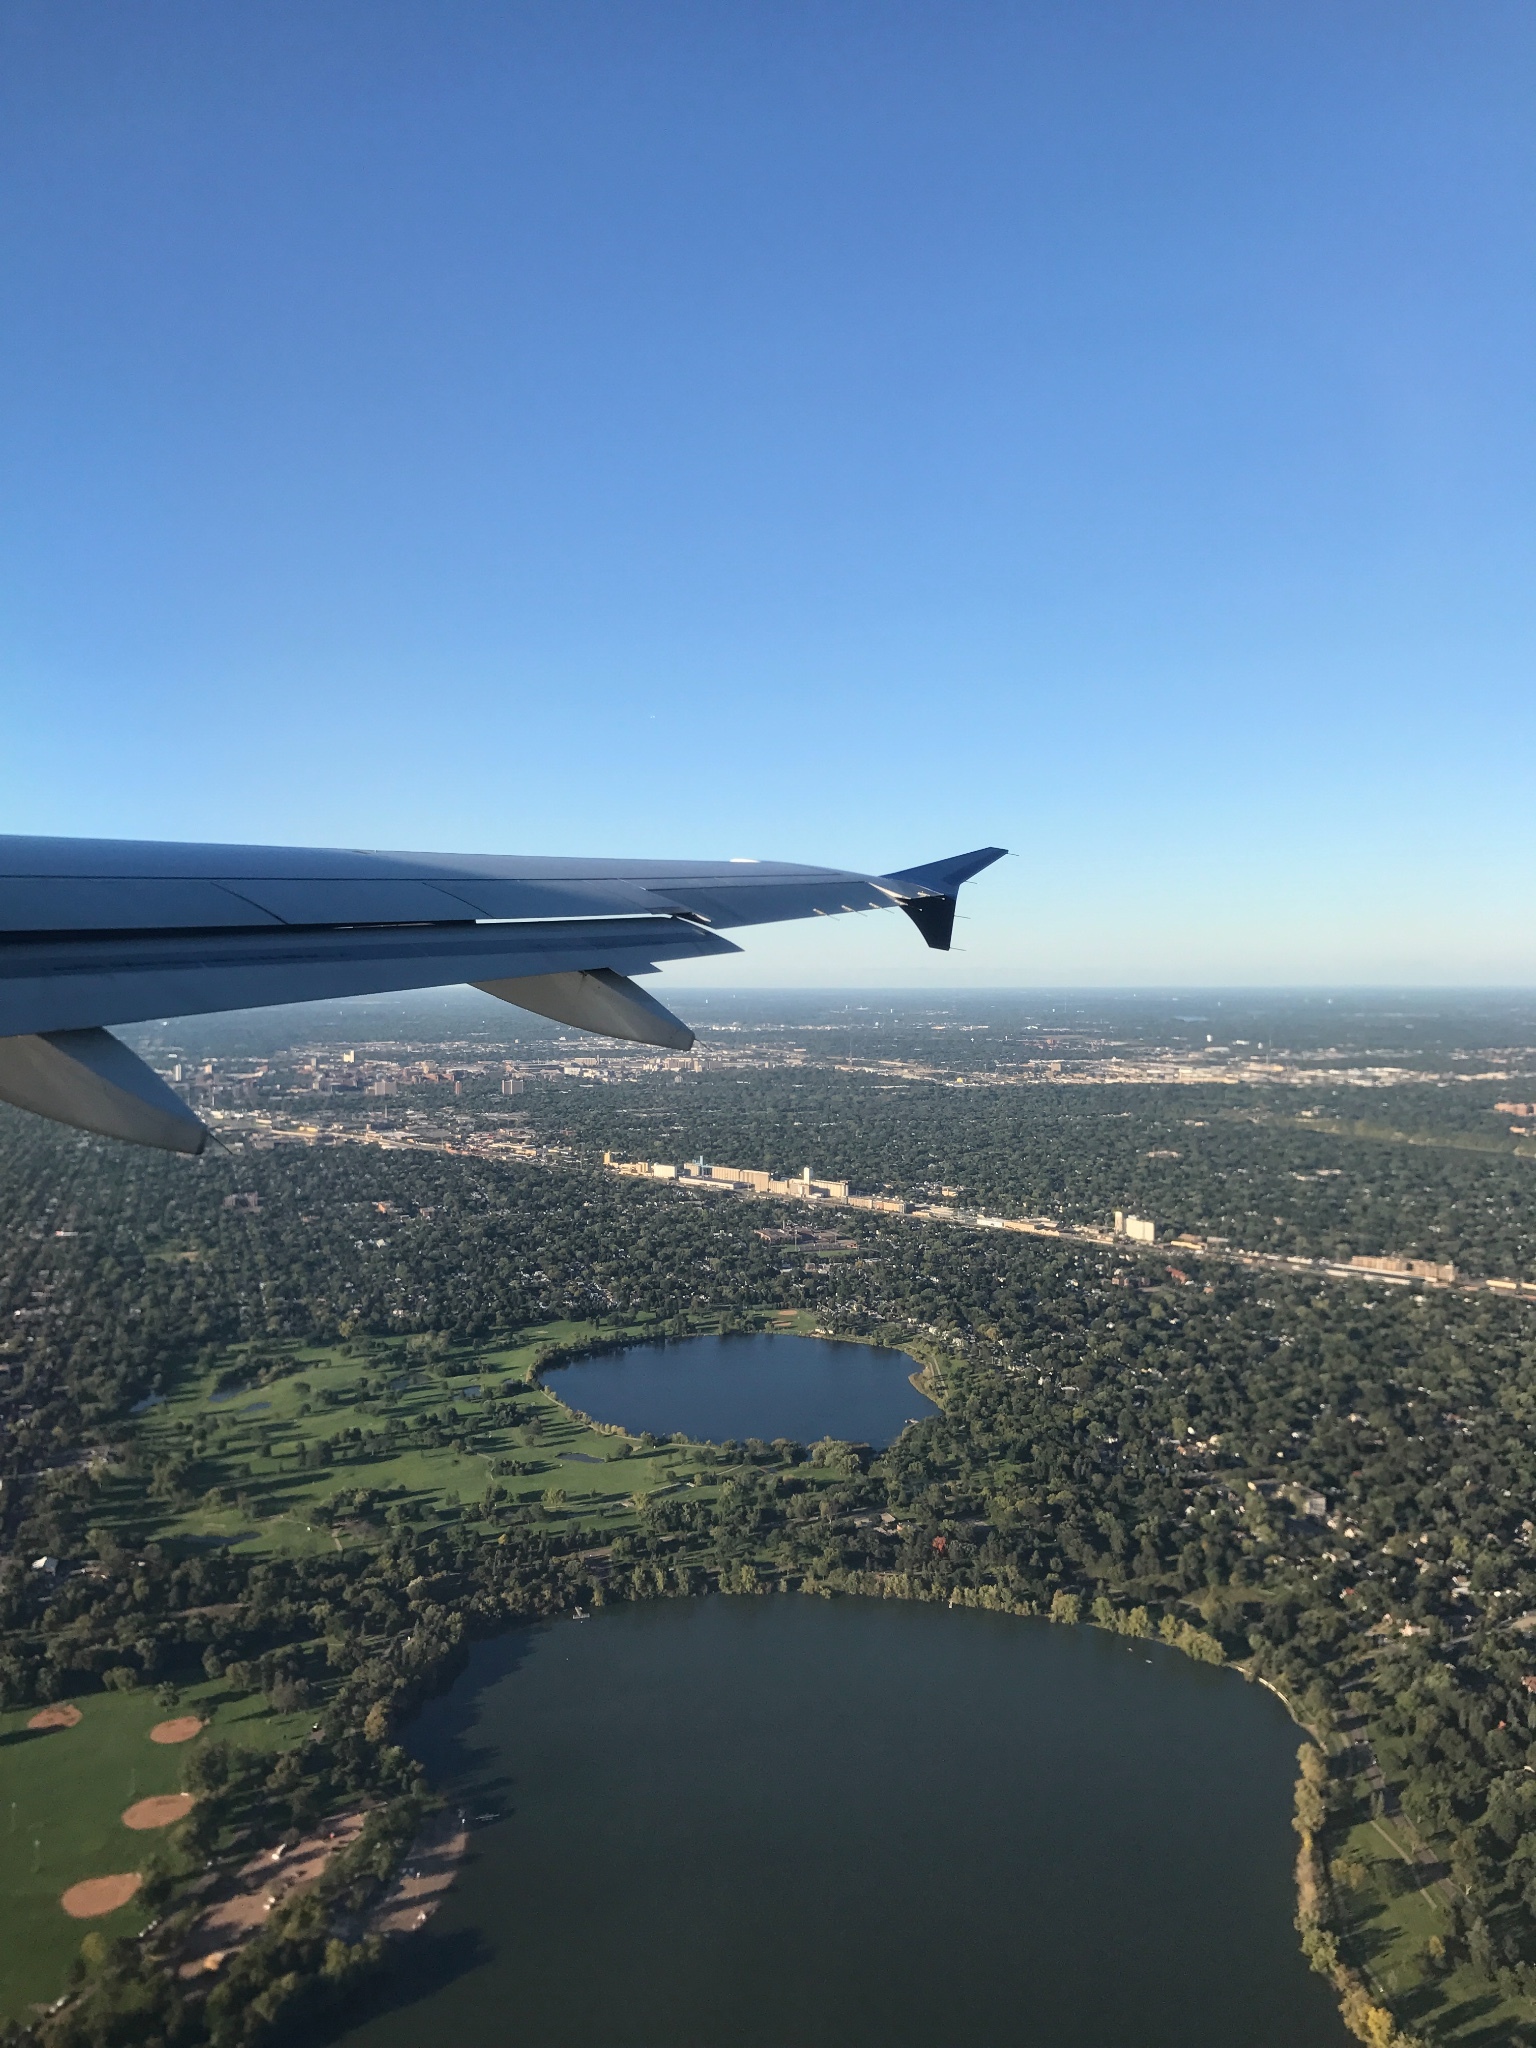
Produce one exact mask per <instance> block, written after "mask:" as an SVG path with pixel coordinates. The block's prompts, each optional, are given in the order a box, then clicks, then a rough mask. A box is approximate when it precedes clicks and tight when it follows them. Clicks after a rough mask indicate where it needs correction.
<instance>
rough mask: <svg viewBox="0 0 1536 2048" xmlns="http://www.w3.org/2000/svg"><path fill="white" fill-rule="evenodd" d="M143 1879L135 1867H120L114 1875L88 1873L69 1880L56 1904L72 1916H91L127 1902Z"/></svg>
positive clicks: (83, 1917) (88, 1918) (110, 1910)
mask: <svg viewBox="0 0 1536 2048" xmlns="http://www.w3.org/2000/svg"><path fill="white" fill-rule="evenodd" d="M143 1882H144V1880H143V1879H142V1878H141V1877H140V1876H139V1873H138V1872H137V1871H136V1870H120V1871H118V1872H117V1873H116V1875H115V1876H113V1877H88V1878H86V1880H85V1882H84V1883H83V1884H72V1885H71V1886H70V1888H69V1890H68V1891H67V1892H65V1893H64V1895H63V1897H62V1898H61V1899H60V1900H59V1904H60V1905H61V1906H62V1907H63V1908H64V1910H65V1912H66V1913H67V1914H68V1915H69V1917H70V1919H71V1920H94V1919H95V1918H96V1917H97V1915H98V1914H100V1913H115V1912H116V1911H117V1909H118V1907H119V1906H126V1905H127V1903H128V1901H129V1900H130V1899H131V1898H132V1897H133V1895H134V1893H135V1892H136V1891H137V1890H138V1888H139V1886H140V1885H141V1884H142V1883H143Z"/></svg>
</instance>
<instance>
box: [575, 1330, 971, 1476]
mask: <svg viewBox="0 0 1536 2048" xmlns="http://www.w3.org/2000/svg"><path fill="white" fill-rule="evenodd" d="M916 1371H917V1362H916V1360H915V1359H911V1358H909V1357H908V1356H907V1354H906V1353H905V1352H904V1351H891V1350H888V1349H886V1348H885V1347H884V1346H883V1345H878V1344H839V1343H836V1342H834V1341H833V1340H832V1339H830V1338H827V1337H794V1336H789V1335H783V1336H768V1337H685V1338H683V1339H681V1340H680V1341H679V1342H677V1343H673V1344H635V1345H632V1346H631V1347H630V1348H629V1349H628V1350H627V1351H612V1352H608V1353H606V1354H605V1355H604V1356H603V1357H601V1358H582V1359H578V1360H577V1361H576V1363H575V1364H574V1365H566V1366H561V1367H559V1368H558V1369H557V1370H555V1371H553V1372H551V1373H549V1374H548V1376H547V1384H548V1386H549V1389H550V1391H551V1393H554V1394H558V1395H559V1397H560V1399H561V1400H562V1401H567V1402H569V1403H570V1405H571V1406H572V1407H573V1408H579V1409H581V1410H582V1411H583V1413H585V1414H587V1415H590V1416H591V1417H592V1419H593V1420H594V1421H595V1422H612V1423H617V1424H618V1425H619V1427H620V1428H622V1429H627V1430H628V1431H630V1433H631V1434H632V1435H638V1434H639V1433H640V1432H641V1431H642V1430H646V1429H648V1430H650V1431H651V1432H652V1433H653V1434H654V1435H656V1436H671V1435H672V1434H673V1433H674V1432H676V1431H679V1430H680V1431H681V1432H682V1433H683V1435H684V1436H690V1437H693V1438H694V1439H695V1440H697V1441H699V1442H702V1443H716V1444H719V1443H726V1442H728V1441H730V1440H733V1439H734V1440H735V1441H737V1442H742V1441H744V1440H745V1439H746V1438H747V1437H754V1436H755V1437H761V1438H763V1439H764V1440H765V1441H767V1442H770V1443H771V1442H772V1440H773V1439H774V1438H775V1437H778V1436H782V1437H789V1438H790V1439H792V1441H794V1442H796V1443H802V1444H808V1443H815V1442H817V1441H819V1439H820V1438H822V1437H826V1436H831V1437H839V1438H842V1439H843V1440H844V1441H845V1442H848V1443H860V1444H873V1445H874V1446H875V1447H876V1449H880V1448H883V1446H884V1445H886V1444H888V1443H890V1442H892V1441H893V1440H894V1439H895V1438H896V1437H898V1436H900V1434H901V1432H902V1430H903V1429H904V1428H905V1427H906V1425H907V1424H908V1423H909V1422H912V1421H916V1420H918V1419H919V1418H920V1417H922V1416H924V1415H932V1414H933V1412H934V1409H933V1404H932V1403H931V1402H930V1401H928V1400H927V1399H925V1397H924V1396H923V1395H921V1394H920V1393H919V1392H918V1391H917V1389H916V1387H914V1386H913V1385H912V1384H911V1379H910V1375H911V1374H912V1373H914V1372H916Z"/></svg>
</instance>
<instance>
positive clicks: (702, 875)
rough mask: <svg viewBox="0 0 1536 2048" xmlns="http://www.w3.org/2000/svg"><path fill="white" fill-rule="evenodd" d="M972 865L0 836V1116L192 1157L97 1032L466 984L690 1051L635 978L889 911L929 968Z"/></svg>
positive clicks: (166, 1111)
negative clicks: (780, 930)
mask: <svg viewBox="0 0 1536 2048" xmlns="http://www.w3.org/2000/svg"><path fill="white" fill-rule="evenodd" d="M1002 853H1003V849H1002V848H1001V847H996V846H988V847H983V848H981V849H980V850H978V851H977V852H975V853H968V854H960V855H957V856H955V857H954V858H953V859H951V860H943V861H934V862H932V863H930V864H929V865H928V866H925V867H917V868H905V869H902V870H900V871H899V872H897V873H895V874H890V875H865V874H859V873H856V872H853V871H851V870H844V869H840V868H817V867H801V866H796V865H792V864H790V863H788V862H782V861H745V860H729V861H635V860H612V861H603V860H558V859H539V858H526V859H524V858H519V857H517V856H515V855H508V854H451V853H369V852H356V851H347V850H344V849H339V848H314V847H293V846H194V845H182V844H178V843H174V842H171V843H165V844H160V843H157V842H154V841H138V840H114V839H32V838H21V837H14V836H5V835H0V1099H3V1100H5V1101H7V1102H13V1103H16V1104H18V1105H19V1106H20V1107H21V1108H23V1109H31V1110H36V1111H37V1112H38V1113H39V1114H40V1115H43V1116H49V1117H53V1118H55V1119H56V1120H57V1121H58V1122H60V1123H67V1124H73V1125H75V1126H77V1127H78V1128H79V1129H82V1130H88V1131H97V1132H101V1133H103V1134H104V1135H106V1136H109V1137H118V1138H126V1139H129V1140H132V1141H134V1142H137V1143H140V1144H148V1145H156V1146H159V1147H161V1148H163V1149H165V1150H170V1151H177V1152H194V1153H195V1152H200V1151H201V1150H202V1148H203V1146H204V1144H205V1143H206V1142H207V1136H208V1134H207V1132H206V1130H205V1129H204V1127H203V1125H202V1124H201V1123H200V1122H199V1121H198V1119H197V1118H196V1117H195V1116H193V1114H192V1112H191V1111H190V1110H189V1109H188V1108H187V1106H186V1105H185V1103H183V1102H182V1100H181V1098H180V1097H179V1096H177V1095H176V1094H174V1093H173V1092H172V1091H171V1090H170V1089H169V1088H168V1087H166V1085H165V1083H164V1082H163V1081H161V1080H160V1078H159V1076H158V1075H156V1074H155V1073H154V1072H153V1071H152V1070H151V1069H150V1068H149V1067H147V1066H146V1065H145V1064H144V1062H143V1061H142V1060H140V1059H139V1058H138V1056H137V1055H136V1054H135V1053H132V1052H130V1051H129V1049H128V1048H127V1046H125V1045H124V1044H122V1042H121V1041H120V1040H119V1039H116V1038H114V1037H112V1035H111V1033H110V1032H108V1031H107V1030H106V1029H105V1028H104V1027H105V1026H106V1025H108V1024H129V1023H135V1022H140V1021H142V1020H143V1019H145V1018H148V1017H167V1016H173V1017H179V1016H191V1015H195V1014H199V1013H203V1012H207V1011H212V1010H238V1009H254V1008H259V1007H261V1006H262V1005H264V1004H271V1003H299V1002H313V1001H316V1000H319V999H322V998H326V997H336V996H356V995H376V994H380V993H382V992H384V991H386V990H394V989H412V988H437V987H441V986H442V985H443V984H445V983H448V982H469V983H471V984H473V985H474V986H475V987H476V988H481V989H484V990H485V991H486V992H487V993H488V994H490V995H494V996H498V997H500V998H501V1000H502V1001H504V1002H509V1003H514V1004H517V1005H518V1006H519V1007H521V1008H523V1009H527V1010H533V1011H536V1012H538V1013H539V1014H540V1015H541V1016H546V1017H553V1018H555V1019H556V1020H557V1021H559V1022H561V1023H565V1024H571V1025H574V1026H576V1027H577V1028H578V1029H580V1030H583V1031H593V1032H597V1033H599V1034H601V1035H603V1036H606V1037H612V1038H629V1039H636V1040H638V1041H640V1042H641V1043H642V1044H646V1045H666V1046H671V1047H674V1048H677V1049H679V1050H686V1049H687V1047H688V1046H690V1045H692V1043H693V1034H692V1033H691V1032H690V1031H689V1030H688V1027H687V1026H686V1025H685V1024H683V1023H681V1022H680V1021H679V1019H677V1018H676V1017H674V1016H672V1015H671V1013H670V1012H669V1011H667V1010H665V1009H663V1008H662V1006H661V1004H660V1003H658V1002H657V1001H656V1000H655V998H654V997H652V996H650V995H648V994H647V993H646V992H645V990H644V989H642V988H640V987H638V986H637V984H636V983H635V982H634V981H633V980H632V979H631V977H632V976H633V975H636V974H650V973H654V972H655V971H656V969H657V968H658V967H659V966H661V965H662V964H663V963H664V962H666V961H669V960H687V959H700V958H705V957H708V956H711V955H714V954H720V953H735V952H739V951H740V948H739V947H737V946H735V945H733V944H732V942H731V941H730V940H729V939H726V938H722V937H721V936H720V934H721V932H722V931H723V930H730V929H733V928H734V927H736V926H741V925H751V924H771V923H775V922H778V921H780V920H782V919H788V918H797V917H832V916H836V915H838V914H839V913H841V912H843V911H854V910H875V909H888V908H890V907H892V906H896V907H898V908H900V909H902V910H904V911H905V912H906V913H907V915H908V916H909V917H910V918H911V919H912V921H913V922H914V923H915V924H916V925H917V927H918V930H919V931H920V932H921V933H922V935H923V937H924V939H925V940H926V941H927V943H928V944H929V945H930V946H934V947H937V948H938V949H939V950H941V951H946V950H947V949H948V947H949V942H950V935H951V931H952V928H953V925H954V916H955V898H956V895H957V893H958V891H959V888H960V885H961V884H962V883H963V882H965V881H968V880H969V879H970V877H971V876H972V875H974V874H977V873H979V872H980V870H981V869H982V868H984V867H988V866H989V865H990V864H991V863H992V862H993V861H995V860H998V859H1000V858H1001V856H1002Z"/></svg>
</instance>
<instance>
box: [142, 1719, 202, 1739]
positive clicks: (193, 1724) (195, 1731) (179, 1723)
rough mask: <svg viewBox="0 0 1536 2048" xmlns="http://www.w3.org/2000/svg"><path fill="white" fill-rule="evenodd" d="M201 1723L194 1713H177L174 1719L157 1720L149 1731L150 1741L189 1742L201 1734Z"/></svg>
mask: <svg viewBox="0 0 1536 2048" xmlns="http://www.w3.org/2000/svg"><path fill="white" fill-rule="evenodd" d="M202 1732H203V1724H202V1722H201V1721H199V1719H198V1718H197V1716H196V1714H178V1715H177V1717H176V1719H175V1720H174V1721H157V1722H156V1723H155V1725H154V1727H153V1728H151V1729H150V1731H149V1739H150V1741H151V1742H190V1741H191V1740H192V1738H193V1736H194V1735H201V1734H202Z"/></svg>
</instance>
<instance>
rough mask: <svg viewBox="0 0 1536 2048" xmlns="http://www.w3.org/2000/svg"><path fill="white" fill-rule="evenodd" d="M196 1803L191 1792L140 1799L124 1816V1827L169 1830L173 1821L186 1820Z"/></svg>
mask: <svg viewBox="0 0 1536 2048" xmlns="http://www.w3.org/2000/svg"><path fill="white" fill-rule="evenodd" d="M195 1803H196V1802H195V1801H194V1799H193V1797H192V1794H191V1793H190V1792H162V1793H161V1794H160V1795H159V1797H158V1798H155V1799H138V1800H135V1802H134V1803H133V1805H132V1806H130V1807H129V1809H128V1811H127V1812H126V1813H125V1814H124V1815H123V1826H124V1827H125V1828H168V1827H169V1826H170V1824H171V1822H172V1821H173V1820H185V1819H186V1817H187V1815H188V1814H189V1813H190V1812H191V1811H192V1808H193V1806H194V1805H195Z"/></svg>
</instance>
